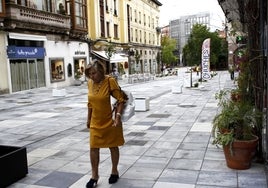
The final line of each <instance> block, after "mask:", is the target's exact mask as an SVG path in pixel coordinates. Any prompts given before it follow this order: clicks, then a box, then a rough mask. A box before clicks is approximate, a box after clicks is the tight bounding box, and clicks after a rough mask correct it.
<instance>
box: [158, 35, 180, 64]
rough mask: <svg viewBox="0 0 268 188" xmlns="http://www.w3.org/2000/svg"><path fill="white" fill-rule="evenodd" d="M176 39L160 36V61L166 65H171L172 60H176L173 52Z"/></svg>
mask: <svg viewBox="0 0 268 188" xmlns="http://www.w3.org/2000/svg"><path fill="white" fill-rule="evenodd" d="M176 43H177V42H176V40H175V39H171V38H169V37H167V36H164V37H162V39H161V46H162V63H164V64H166V65H171V64H172V63H173V62H175V61H177V57H176V56H175V55H174V54H173V51H175V49H176Z"/></svg>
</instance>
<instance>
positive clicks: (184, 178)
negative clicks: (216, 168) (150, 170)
mask: <svg viewBox="0 0 268 188" xmlns="http://www.w3.org/2000/svg"><path fill="white" fill-rule="evenodd" d="M198 173H199V172H198V171H194V170H179V169H165V170H164V171H163V173H162V174H161V176H160V178H159V181H161V182H175V183H182V184H184V183H185V184H195V183H196V181H197V178H198Z"/></svg>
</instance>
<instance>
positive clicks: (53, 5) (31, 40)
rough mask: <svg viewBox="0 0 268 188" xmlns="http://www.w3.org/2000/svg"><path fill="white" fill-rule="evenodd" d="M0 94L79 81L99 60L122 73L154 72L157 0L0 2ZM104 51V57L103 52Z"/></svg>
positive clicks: (157, 31)
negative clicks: (87, 69)
mask: <svg viewBox="0 0 268 188" xmlns="http://www.w3.org/2000/svg"><path fill="white" fill-rule="evenodd" d="M0 3H1V4H0V50H1V51H0V53H1V56H0V93H12V92H19V91H24V90H29V89H34V88H39V87H64V86H68V85H71V84H73V83H74V81H75V80H76V79H78V78H79V79H80V80H85V76H84V68H85V66H86V65H87V64H88V63H89V62H90V60H91V59H92V58H100V59H102V60H103V61H104V62H106V64H107V68H108V72H107V73H110V72H111V70H112V69H113V68H116V69H118V70H121V72H122V74H126V75H127V74H131V72H133V73H135V72H149V73H155V72H156V67H157V61H156V59H157V54H159V51H160V32H159V30H157V28H158V20H159V13H160V10H159V6H161V5H162V4H161V3H160V2H159V1H157V0H139V1H131V0H122V1H121V0H80V1H76V0H47V1H35V0H6V1H4V0H0ZM107 49H108V51H109V50H111V51H110V52H116V53H112V54H111V53H110V56H109V55H108V56H107Z"/></svg>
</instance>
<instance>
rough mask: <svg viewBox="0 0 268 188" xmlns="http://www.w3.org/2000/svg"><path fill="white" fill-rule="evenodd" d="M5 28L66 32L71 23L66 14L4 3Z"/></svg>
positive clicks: (68, 30)
mask: <svg viewBox="0 0 268 188" xmlns="http://www.w3.org/2000/svg"><path fill="white" fill-rule="evenodd" d="M5 28H6V29H7V30H15V29H23V30H34V31H42V32H52V33H62V34H63V33H65V34H66V33H69V32H70V28H71V24H70V17H69V16H66V15H61V14H55V13H51V12H46V11H41V10H36V9H33V8H29V7H25V6H21V5H17V4H12V3H6V19H5Z"/></svg>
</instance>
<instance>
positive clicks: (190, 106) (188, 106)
mask: <svg viewBox="0 0 268 188" xmlns="http://www.w3.org/2000/svg"><path fill="white" fill-rule="evenodd" d="M178 106H179V107H182V108H193V107H196V105H193V104H181V105H178Z"/></svg>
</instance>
